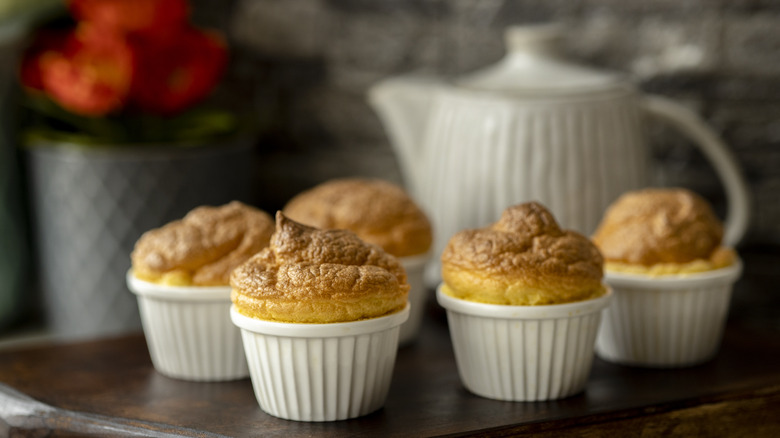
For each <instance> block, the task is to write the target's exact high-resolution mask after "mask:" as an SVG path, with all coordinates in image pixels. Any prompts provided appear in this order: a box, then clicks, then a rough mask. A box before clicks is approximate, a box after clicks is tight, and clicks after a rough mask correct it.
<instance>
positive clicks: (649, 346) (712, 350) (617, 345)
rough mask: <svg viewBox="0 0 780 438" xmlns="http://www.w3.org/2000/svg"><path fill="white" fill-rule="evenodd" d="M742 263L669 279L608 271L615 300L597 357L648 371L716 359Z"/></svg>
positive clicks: (606, 315)
mask: <svg viewBox="0 0 780 438" xmlns="http://www.w3.org/2000/svg"><path fill="white" fill-rule="evenodd" d="M741 272H742V263H741V262H740V261H739V260H737V262H736V263H735V264H733V265H731V266H729V267H726V268H723V269H718V270H714V271H709V272H704V273H700V274H690V275H686V276H669V277H643V276H641V275H629V274H619V273H614V272H607V273H606V274H605V276H604V281H605V282H606V283H607V284H609V285H610V286H611V287H612V289H613V290H614V293H615V297H614V299H613V301H612V304H611V305H610V307H609V309H607V311H606V312H604V321H603V322H602V324H601V329H600V331H599V335H598V338H597V339H596V354H598V356H599V357H601V358H602V359H604V360H608V361H610V362H617V363H622V364H626V365H636V366H646V367H659V368H671V367H685V366H692V365H696V364H699V363H702V362H705V361H707V360H709V359H712V358H713V357H714V356H715V354H716V353H717V351H718V348H719V346H720V342H721V339H722V337H723V328H724V327H725V324H726V317H727V316H728V310H729V304H730V300H731V292H732V289H733V285H734V283H735V282H736V281H737V278H739V275H740V273H741Z"/></svg>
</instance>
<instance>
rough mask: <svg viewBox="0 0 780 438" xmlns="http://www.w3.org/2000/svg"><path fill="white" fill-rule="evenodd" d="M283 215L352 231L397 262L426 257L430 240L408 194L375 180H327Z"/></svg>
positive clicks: (425, 223)
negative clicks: (390, 255) (402, 259)
mask: <svg viewBox="0 0 780 438" xmlns="http://www.w3.org/2000/svg"><path fill="white" fill-rule="evenodd" d="M284 214H285V215H286V216H287V217H289V218H291V219H293V220H295V221H297V222H300V223H303V224H306V225H310V226H313V227H317V228H320V229H345V230H350V231H352V232H354V233H355V234H357V235H358V237H360V238H361V239H363V240H364V241H366V242H369V243H373V244H376V245H379V246H381V247H382V248H383V249H384V250H385V251H386V252H388V253H390V254H392V255H394V256H396V257H407V256H414V255H420V254H424V253H426V252H427V251H428V249H429V248H430V247H431V242H432V240H433V234H432V232H431V224H430V222H429V221H428V218H427V217H426V215H425V213H423V211H422V210H421V209H420V208H419V207H418V206H417V204H416V203H415V202H414V201H413V200H412V199H411V198H410V197H409V195H408V194H407V193H406V192H405V191H404V190H403V189H401V188H400V187H398V186H396V185H395V184H392V183H389V182H387V181H382V180H377V179H363V178H345V179H336V180H331V181H327V182H325V183H322V184H320V185H318V186H316V187H314V188H312V189H309V190H306V191H304V192H301V193H300V194H298V195H297V196H295V197H294V198H293V199H291V200H290V202H288V203H287V205H286V206H285V207H284Z"/></svg>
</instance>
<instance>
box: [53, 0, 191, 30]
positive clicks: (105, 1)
mask: <svg viewBox="0 0 780 438" xmlns="http://www.w3.org/2000/svg"><path fill="white" fill-rule="evenodd" d="M69 6H70V10H71V13H72V14H73V16H74V17H75V18H76V19H77V20H79V21H86V22H90V23H93V24H94V25H96V26H98V27H102V28H106V29H110V30H113V31H116V32H150V33H167V32H170V31H172V30H175V29H178V28H179V27H181V26H184V24H185V22H186V20H187V15H188V13H189V8H188V5H187V1H186V0H70V3H69Z"/></svg>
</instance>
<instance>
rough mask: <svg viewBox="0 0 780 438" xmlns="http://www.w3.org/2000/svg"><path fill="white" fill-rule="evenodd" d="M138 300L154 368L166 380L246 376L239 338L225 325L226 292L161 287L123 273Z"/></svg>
mask: <svg viewBox="0 0 780 438" xmlns="http://www.w3.org/2000/svg"><path fill="white" fill-rule="evenodd" d="M127 285H128V287H129V288H130V290H131V291H132V292H133V293H134V294H135V295H136V296H137V298H138V308H139V310H140V313H141V322H142V324H143V328H144V335H145V336H146V344H147V346H148V347H149V355H150V356H151V357H152V364H153V365H154V368H155V369H156V370H157V371H158V372H160V373H161V374H164V375H166V376H168V377H174V378H177V379H184V380H193V381H204V382H215V381H224V380H235V379H241V378H244V377H247V376H249V368H248V367H247V363H246V357H245V356H244V349H243V347H242V345H241V332H240V331H239V330H238V329H237V328H236V327H235V326H234V325H233V324H232V323H231V321H230V306H231V302H230V286H225V287H221V286H218V287H196V286H193V287H183V286H179V287H177V286H165V285H160V284H155V283H150V282H146V281H143V280H139V279H138V278H136V277H135V276H133V274H132V271H130V272H128V273H127Z"/></svg>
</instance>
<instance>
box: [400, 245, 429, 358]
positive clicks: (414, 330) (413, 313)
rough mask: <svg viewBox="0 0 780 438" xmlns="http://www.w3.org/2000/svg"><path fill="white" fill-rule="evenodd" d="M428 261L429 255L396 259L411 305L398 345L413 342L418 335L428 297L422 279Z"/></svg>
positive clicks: (423, 279) (402, 326)
mask: <svg viewBox="0 0 780 438" xmlns="http://www.w3.org/2000/svg"><path fill="white" fill-rule="evenodd" d="M429 260H430V254H425V255H419V256H412V257H399V258H398V261H399V262H401V266H403V268H404V270H405V271H406V278H407V282H408V283H409V286H410V289H409V303H410V305H411V309H410V310H409V319H408V320H407V321H406V322H405V323H403V325H401V333H400V335H399V336H398V342H399V344H400V345H406V344H410V343H412V342H414V341H415V339H417V335H418V334H419V333H420V326H421V325H422V321H423V318H424V316H425V303H426V302H427V301H428V296H429V292H428V288H427V287H426V286H425V278H424V277H425V267H426V266H427V263H428V261H429Z"/></svg>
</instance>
